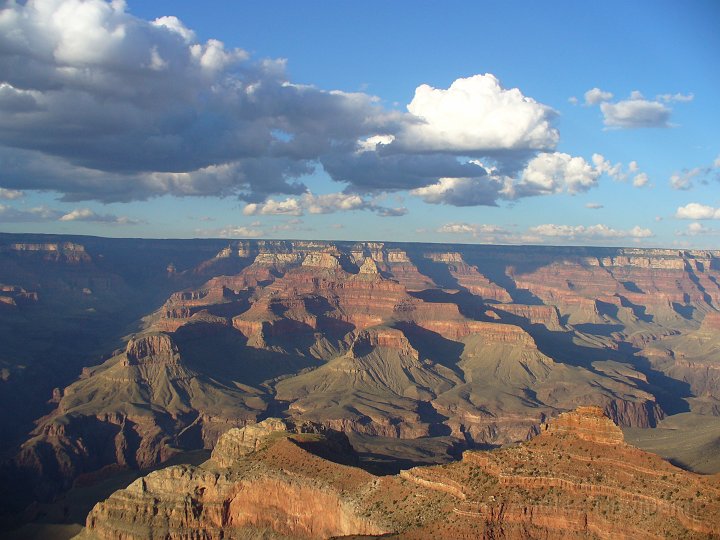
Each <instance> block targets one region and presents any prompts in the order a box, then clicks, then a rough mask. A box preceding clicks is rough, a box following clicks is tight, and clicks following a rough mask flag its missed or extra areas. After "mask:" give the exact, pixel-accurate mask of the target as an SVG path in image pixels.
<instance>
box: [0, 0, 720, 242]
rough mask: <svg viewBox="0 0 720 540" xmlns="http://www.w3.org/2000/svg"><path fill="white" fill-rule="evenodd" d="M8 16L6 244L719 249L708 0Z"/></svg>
mask: <svg viewBox="0 0 720 540" xmlns="http://www.w3.org/2000/svg"><path fill="white" fill-rule="evenodd" d="M0 6H1V7H0V232H46V233H61V234H92V235H99V236H113V237H152V238H194V237H200V238H202V237H208V238H210V237H213V238H215V237H226V238H297V239H329V240H332V239H335V240H386V241H418V242H457V243H494V244H549V245H606V246H640V247H673V248H701V249H720V129H718V127H717V126H718V125H720V92H718V88H720V32H718V31H717V29H718V28H720V3H719V2H717V1H716V0H706V1H702V0H697V1H689V2H676V1H674V2H668V1H662V0H653V1H650V0H648V1H639V0H638V1H633V2H627V1H607V2H592V3H591V2H577V1H552V2H537V1H530V0H528V1H484V2H459V1H453V0H450V1H443V2H439V1H423V2H417V1H415V0H413V1H411V0H397V1H393V2H387V1H379V0H368V1H365V2H338V1H329V0H328V1H322V0H318V1H313V2H297V1H273V0H267V1H264V2H234V1H230V0H226V1H220V0H208V1H205V2H197V1H194V0H153V1H151V2H148V1H140V0H127V1H125V2H123V1H120V0H115V1H112V2H105V1H104V0H84V1H83V0H28V1H27V2H19V1H5V2H0Z"/></svg>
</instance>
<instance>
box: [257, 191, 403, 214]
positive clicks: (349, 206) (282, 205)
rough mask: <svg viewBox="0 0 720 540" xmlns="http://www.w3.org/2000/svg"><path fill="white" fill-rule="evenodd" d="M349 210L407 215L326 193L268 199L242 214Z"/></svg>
mask: <svg viewBox="0 0 720 540" xmlns="http://www.w3.org/2000/svg"><path fill="white" fill-rule="evenodd" d="M351 210H371V211H373V212H376V213H377V214H378V215H379V216H381V217H396V216H402V215H405V214H406V213H407V209H406V208H387V207H384V206H380V205H378V204H377V203H375V202H374V201H368V200H366V199H364V198H363V197H361V196H360V195H357V194H354V193H326V194H323V195H313V194H312V193H304V194H303V195H301V196H300V197H288V198H287V199H285V200H283V201H276V200H274V199H268V200H267V201H265V202H263V203H251V204H248V205H246V206H245V208H244V209H243V214H245V215H246V216H255V215H290V216H302V215H304V214H305V213H306V212H307V213H309V214H333V213H335V212H347V211H351Z"/></svg>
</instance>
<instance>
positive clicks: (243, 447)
mask: <svg viewBox="0 0 720 540" xmlns="http://www.w3.org/2000/svg"><path fill="white" fill-rule="evenodd" d="M285 431H287V425H286V424H285V422H283V421H282V420H280V419H279V418H268V419H266V420H263V421H262V422H259V423H257V424H251V425H247V426H245V427H243V428H234V429H231V430H230V431H228V432H226V433H225V434H224V435H223V436H222V437H220V439H218V442H217V444H216V445H215V448H213V452H212V458H211V459H212V460H213V462H214V463H216V464H217V465H218V466H219V467H231V466H232V464H233V463H235V462H236V461H238V460H240V459H241V458H242V457H243V456H246V455H247V454H251V453H252V452H255V451H256V450H257V449H258V448H259V447H260V445H261V444H262V443H263V442H264V441H266V440H267V439H268V438H269V437H270V435H272V434H273V433H276V432H285Z"/></svg>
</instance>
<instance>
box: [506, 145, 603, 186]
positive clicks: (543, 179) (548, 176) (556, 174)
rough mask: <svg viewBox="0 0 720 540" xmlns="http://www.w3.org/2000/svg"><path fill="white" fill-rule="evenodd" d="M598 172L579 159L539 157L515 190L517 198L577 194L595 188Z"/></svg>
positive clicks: (528, 166) (530, 163)
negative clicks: (562, 193)
mask: <svg viewBox="0 0 720 540" xmlns="http://www.w3.org/2000/svg"><path fill="white" fill-rule="evenodd" d="M600 174H601V172H600V171H599V170H597V169H596V168H594V167H592V166H591V165H590V164H589V163H588V162H587V161H585V160H584V159H583V158H581V157H572V156H570V155H569V154H564V153H562V152H554V153H541V154H539V155H538V156H537V157H535V158H533V159H532V160H530V162H529V163H528V164H527V167H525V170H524V171H523V172H522V175H521V177H520V182H519V183H518V184H517V186H515V191H516V194H517V195H518V196H524V195H536V194H540V195H546V194H551V193H561V192H564V191H566V192H568V193H572V194H574V193H581V192H584V191H587V190H589V189H590V188H592V187H594V186H596V185H597V180H598V177H599V176H600Z"/></svg>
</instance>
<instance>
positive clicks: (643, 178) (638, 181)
mask: <svg viewBox="0 0 720 540" xmlns="http://www.w3.org/2000/svg"><path fill="white" fill-rule="evenodd" d="M649 182H650V178H649V177H648V175H647V173H640V174H637V175H635V178H633V186H634V187H636V188H641V187H645V186H647V185H648V183H649Z"/></svg>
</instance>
